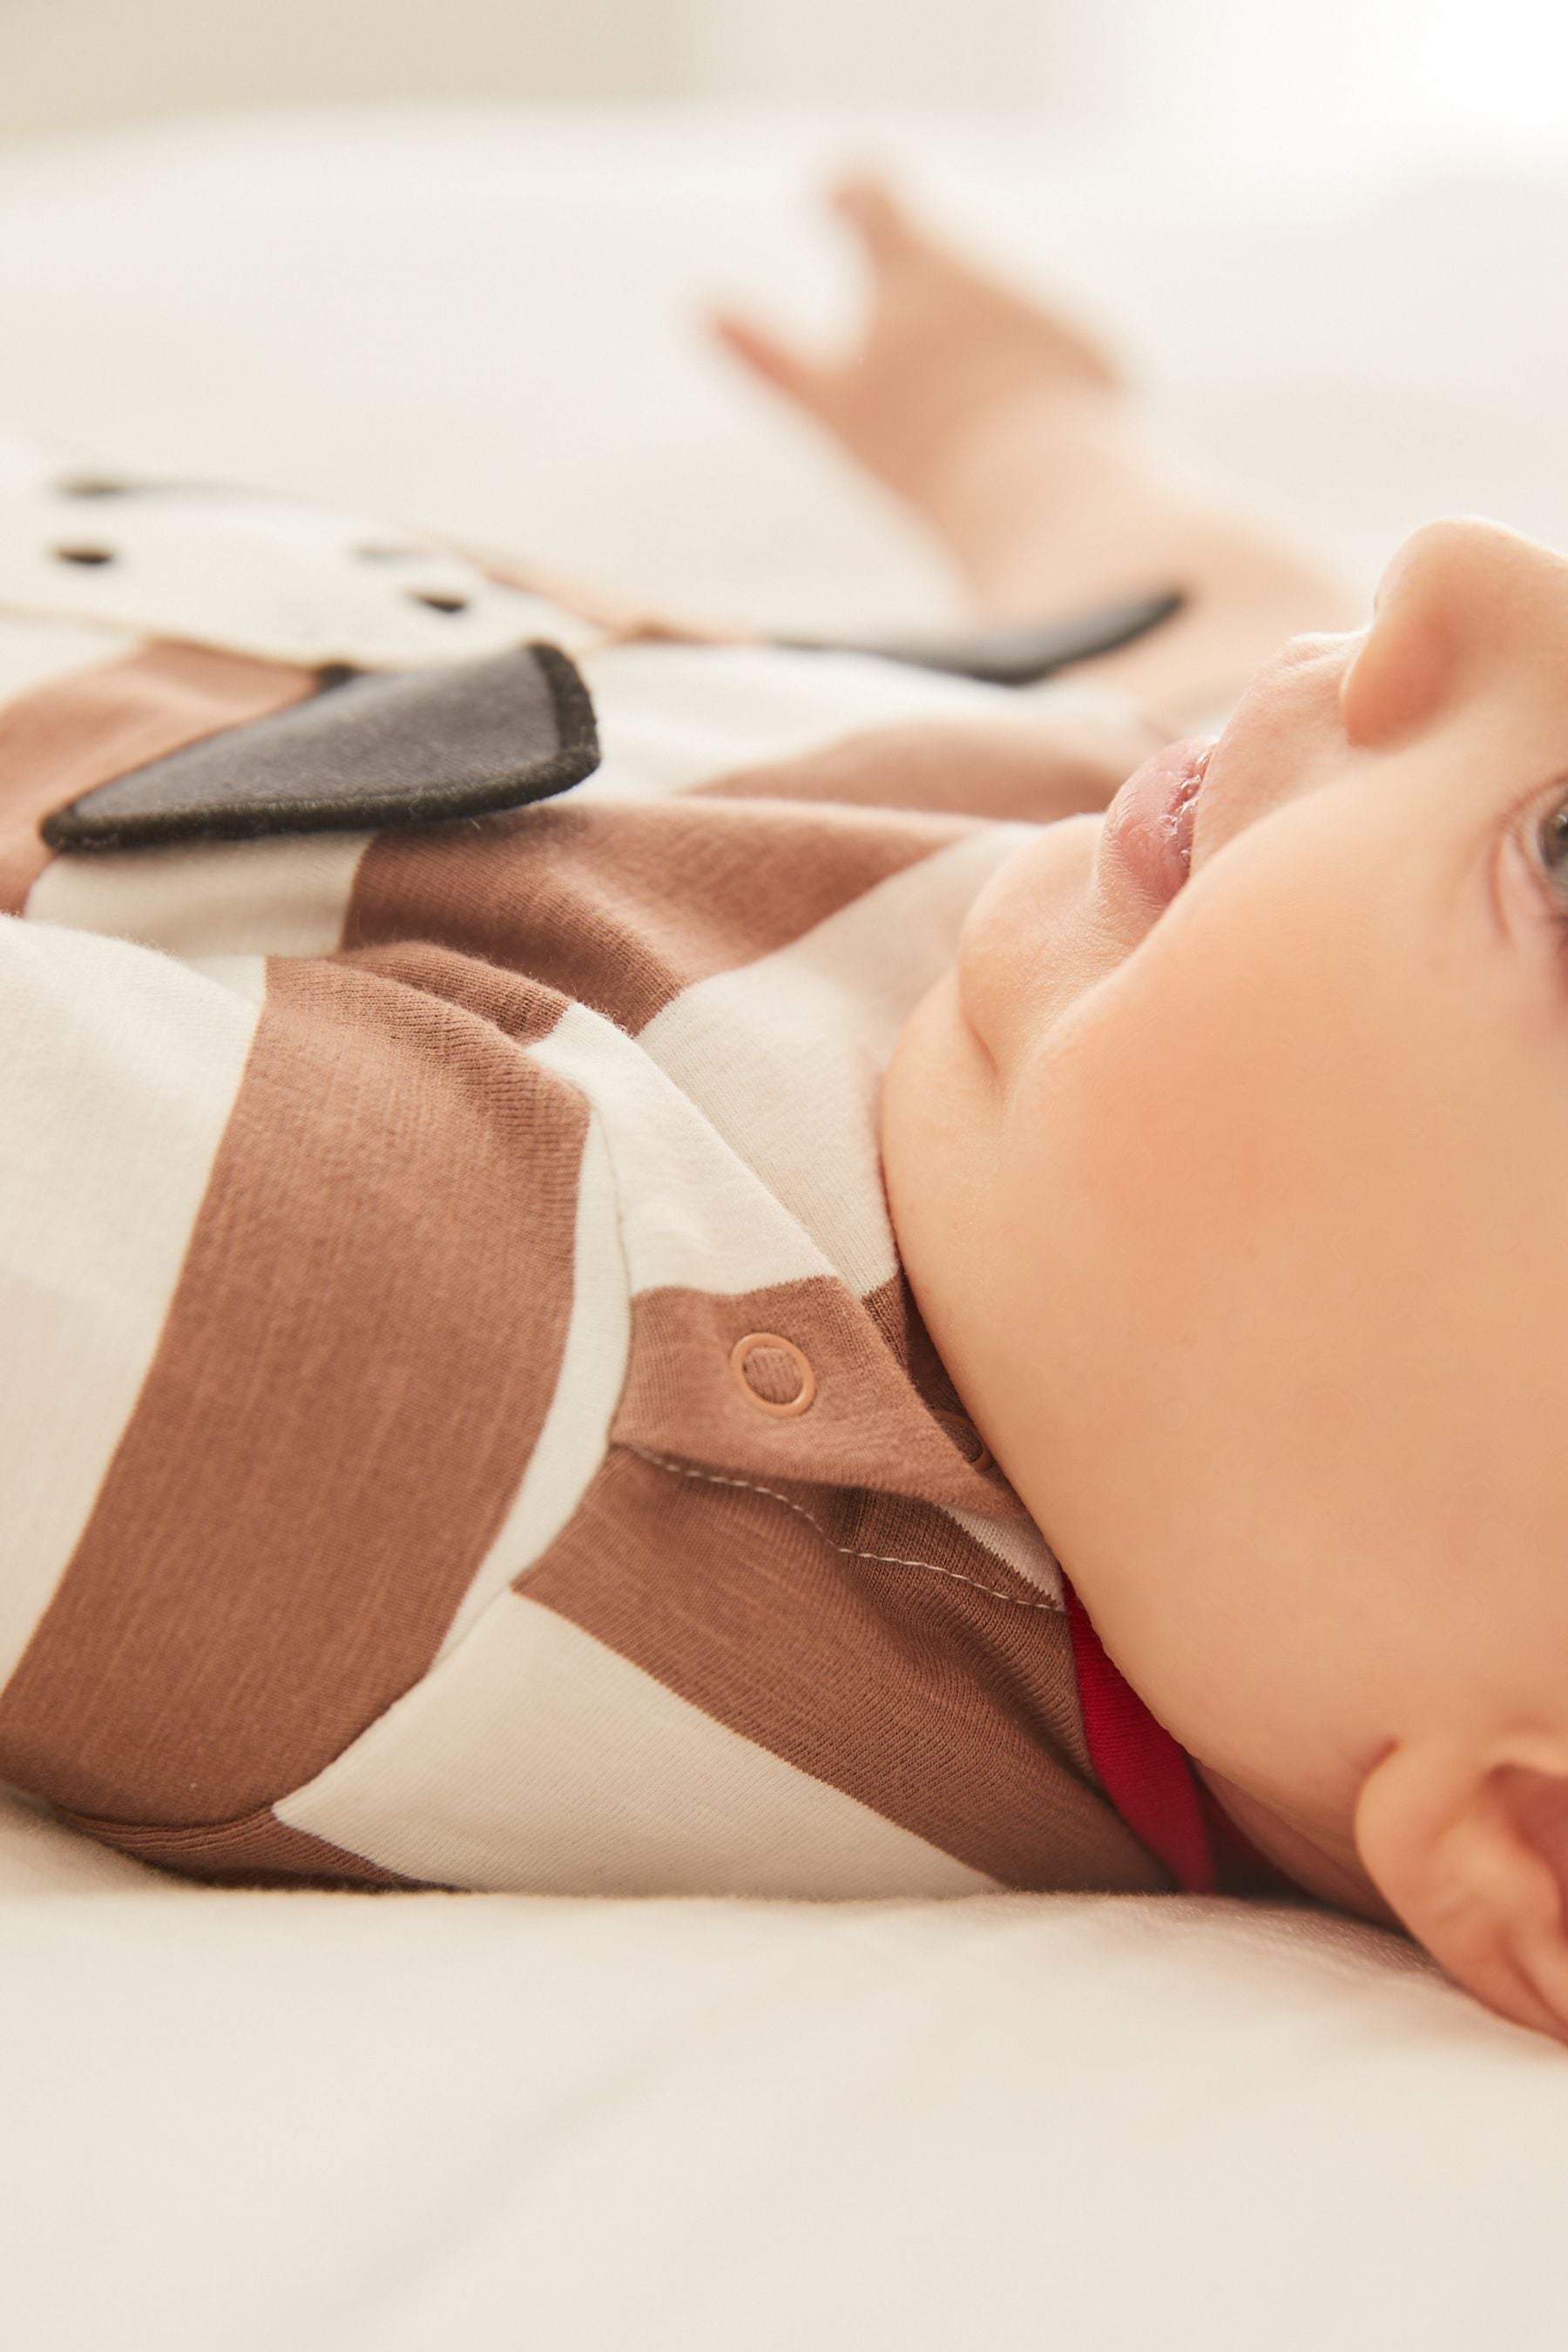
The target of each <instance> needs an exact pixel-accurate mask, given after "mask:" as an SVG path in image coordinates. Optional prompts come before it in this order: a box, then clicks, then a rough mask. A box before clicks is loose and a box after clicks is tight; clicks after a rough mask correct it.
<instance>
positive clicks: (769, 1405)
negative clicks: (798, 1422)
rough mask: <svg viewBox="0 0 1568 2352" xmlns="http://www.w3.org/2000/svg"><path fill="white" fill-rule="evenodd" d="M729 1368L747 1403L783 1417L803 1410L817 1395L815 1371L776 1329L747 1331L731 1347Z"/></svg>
mask: <svg viewBox="0 0 1568 2352" xmlns="http://www.w3.org/2000/svg"><path fill="white" fill-rule="evenodd" d="M730 1370H731V1372H732V1373H733V1374H734V1376H735V1384H736V1386H737V1387H738V1388H739V1390H740V1391H741V1394H742V1396H743V1397H744V1398H745V1400H746V1402H747V1403H748V1404H754V1405H755V1406H756V1408H757V1410H758V1412H773V1413H777V1414H779V1415H780V1417H781V1418H785V1417H787V1416H788V1415H790V1414H792V1413H797V1412H805V1409H806V1407H807V1405H808V1404H809V1403H810V1402H811V1401H812V1398H813V1397H814V1396H815V1395H816V1373H815V1372H814V1371H813V1370H812V1369H811V1364H810V1361H809V1360H808V1359H807V1358H806V1357H805V1356H804V1355H802V1353H801V1351H800V1349H798V1348H797V1347H796V1346H795V1341H794V1340H793V1339H780V1337H779V1335H778V1333H777V1332H776V1331H748V1332H747V1334H746V1336H745V1338H744V1339H737V1340H736V1342H735V1344H734V1346H733V1347H732V1348H731V1350H730Z"/></svg>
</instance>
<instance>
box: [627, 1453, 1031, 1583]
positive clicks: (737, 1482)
mask: <svg viewBox="0 0 1568 2352" xmlns="http://www.w3.org/2000/svg"><path fill="white" fill-rule="evenodd" d="M620 1443H621V1444H622V1445H623V1446H624V1447H625V1449H626V1452H627V1453H628V1454H637V1455H639V1456H640V1457H641V1459H642V1460H643V1461H644V1462H651V1463H652V1464H653V1465H654V1467H655V1468H656V1469H657V1470H674V1471H677V1472H678V1473H679V1475H680V1476H681V1477H682V1478H701V1479H703V1480H704V1481H705V1482H706V1483H707V1484H708V1485H709V1486H743V1487H744V1488H745V1489H746V1491H747V1493H748V1494H751V1495H767V1496H771V1498H772V1499H773V1502H775V1503H782V1504H783V1505H784V1508H785V1510H786V1511H794V1512H795V1514H796V1516H797V1517H800V1518H803V1519H804V1520H805V1524H806V1526H807V1527H808V1528H812V1529H814V1530H815V1532H816V1534H817V1535H819V1536H820V1537H821V1538H822V1540H823V1542H824V1543H825V1544H827V1545H828V1546H830V1547H831V1549H833V1550H834V1551H836V1552H838V1553H840V1554H841V1555H842V1557H843V1558H844V1559H873V1560H879V1561H880V1562H881V1563H882V1564H883V1565H884V1566H885V1567H888V1568H923V1569H924V1570H925V1571H926V1573H927V1575H928V1576H951V1577H952V1580H953V1582H954V1583H955V1584H970V1585H973V1588H974V1590H975V1591H976V1592H984V1594H985V1596H986V1598H987V1600H990V1601H1008V1602H1010V1603H1011V1605H1012V1606H1013V1607H1014V1608H1015V1609H1048V1610H1049V1611H1050V1612H1051V1614H1052V1616H1053V1617H1059V1616H1060V1615H1061V1613H1062V1612H1061V1609H1060V1607H1059V1606H1058V1603H1057V1602H1056V1601H1026V1600H1025V1599H1024V1598H1023V1596H1022V1594H1020V1593H1016V1592H998V1591H996V1588H995V1587H994V1585H991V1584H982V1583H981V1582H980V1580H979V1579H978V1577H973V1576H963V1575H961V1574H960V1572H959V1570H957V1569H956V1568H939V1567H938V1565H937V1563H936V1562H935V1561H934V1560H931V1559H905V1558H904V1557H903V1555H902V1553H900V1552H896V1551H857V1550H856V1549H855V1547H854V1546H853V1545H852V1544H841V1543H835V1542H834V1540H833V1538H832V1537H831V1536H830V1535H829V1534H828V1532H827V1529H826V1528H825V1527H822V1526H820V1525H818V1523H817V1521H816V1519H814V1518H813V1517H812V1516H811V1513H810V1512H809V1511H808V1510H806V1509H805V1506H804V1505H803V1504H800V1503H797V1502H795V1501H794V1500H793V1499H792V1497H791V1496H788V1495H781V1494H780V1493H779V1491H778V1489H777V1487H776V1486H759V1485H758V1483H757V1481H756V1480H755V1479H754V1478H726V1477H725V1476H724V1475H722V1473H721V1472H720V1471H718V1470H698V1469H695V1468H693V1466H692V1465H691V1464H690V1463H689V1462H676V1461H672V1460H671V1458H670V1456H669V1455H668V1454H650V1453H649V1451H648V1449H647V1446H646V1445H632V1444H628V1443H627V1441H626V1439H625V1438H623V1439H621V1440H620Z"/></svg>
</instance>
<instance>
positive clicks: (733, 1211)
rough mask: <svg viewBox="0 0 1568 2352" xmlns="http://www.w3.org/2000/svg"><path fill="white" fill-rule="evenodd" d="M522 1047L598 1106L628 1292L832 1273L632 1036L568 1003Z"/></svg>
mask: <svg viewBox="0 0 1568 2352" xmlns="http://www.w3.org/2000/svg"><path fill="white" fill-rule="evenodd" d="M643 1034H644V1036H646V1035H647V1032H646V1030H645V1031H644V1033H643ZM530 1050H531V1053H532V1054H533V1055H534V1056H535V1058H536V1059H537V1060H539V1061H540V1062H542V1064H543V1065H544V1066H545V1067H546V1068H547V1069H550V1070H553V1071H555V1072H557V1073H558V1074H559V1076H562V1077H563V1078H565V1079H567V1080H569V1081H570V1083H571V1084H572V1085H573V1086H574V1087H577V1088H579V1090H580V1091H581V1092H582V1093H583V1094H584V1095H585V1096H586V1097H587V1098H588V1101H589V1102H590V1104H591V1105H592V1106H593V1108H594V1109H595V1112H596V1113H597V1114H598V1118H599V1120H600V1123H601V1126H602V1129H603V1133H604V1138H605V1145H606V1147H607V1149H608V1151H609V1157H610V1163H611V1166H612V1169H613V1170H614V1172H615V1180H616V1191H617V1192H618V1193H619V1196H620V1202H621V1240H622V1244H623V1247H624V1248H625V1251H626V1272H627V1276H628V1277H629V1280H630V1283H631V1287H632V1289H633V1291H634V1292H636V1291H639V1290H652V1289H657V1288H658V1286H660V1285H661V1284H665V1283H685V1284H689V1285H690V1286H692V1287H694V1288H697V1289H700V1290H760V1289H762V1288H763V1286H766V1285H767V1284H770V1283H774V1282H794V1281H796V1280H798V1279H800V1278H801V1277H802V1276H807V1275H819V1274H831V1273H832V1271H833V1269H832V1267H831V1266H830V1265H828V1263H827V1260H826V1258H825V1257H824V1255H822V1253H821V1251H820V1250H819V1249H817V1248H816V1245H815V1244H814V1243H813V1242H812V1241H811V1239H810V1237H809V1235H807V1234H805V1233H804V1232H803V1231H802V1230H801V1228H800V1226H799V1225H798V1224H797V1223H796V1222H795V1219H794V1218H793V1217H792V1216H791V1215H790V1214H789V1213H788V1211H787V1210H786V1209H784V1207H782V1206H781V1205H780V1203H779V1202H777V1201H776V1200H775V1199H774V1198H773V1194H772V1193H771V1192H769V1191H768V1189H767V1186H766V1185H765V1184H764V1183H763V1182H762V1181H760V1180H759V1178H757V1177H756V1176H755V1175H753V1174H752V1171H751V1170H750V1169H749V1168H747V1167H745V1166H743V1165H742V1162H741V1160H738V1159H737V1158H736V1156H735V1154H734V1153H733V1151H731V1149H730V1148H729V1146H728V1145H727V1144H726V1143H725V1142H724V1141H723V1139H722V1138H721V1137H720V1136H718V1135H716V1134H715V1133H714V1131H713V1129H712V1126H711V1125H710V1122H709V1120H708V1119H707V1118H705V1117H704V1115H703V1113H702V1112H701V1111H700V1110H699V1109H697V1108H695V1107H694V1106H693V1105H692V1104H691V1103H689V1102H688V1100H687V1099H686V1097H685V1096H684V1095H683V1094H682V1093H681V1092H680V1090H679V1087H676V1086H675V1085H674V1084H673V1083H672V1082H671V1081H670V1079H669V1078H668V1077H667V1076H665V1074H664V1072H663V1071H662V1070H660V1069H658V1067H657V1066H656V1065H655V1064H654V1063H653V1062H652V1061H651V1060H650V1059H649V1057H648V1055H647V1054H646V1053H645V1052H644V1050H643V1044H642V1040H641V1039H640V1038H632V1037H628V1036H626V1034H624V1032H623V1031H621V1030H619V1029H617V1028H616V1026H615V1025H614V1024H613V1023H612V1022H609V1021H606V1020H605V1019H604V1018H603V1017H602V1016H601V1015H600V1014H599V1013H592V1012H590V1011H589V1010H588V1008H587V1006H586V1005H583V1004H570V1005H568V1006H567V1008H566V1011H565V1012H564V1013H563V1014H562V1016H561V1019H560V1020H559V1021H558V1022H557V1023H556V1024H555V1026H554V1028H553V1029H552V1030H551V1032H550V1034H548V1036H546V1037H542V1039H541V1040H540V1042H539V1043H538V1045H534V1046H532V1047H531V1049H530Z"/></svg>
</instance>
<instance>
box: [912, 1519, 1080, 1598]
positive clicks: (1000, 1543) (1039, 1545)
mask: <svg viewBox="0 0 1568 2352" xmlns="http://www.w3.org/2000/svg"><path fill="white" fill-rule="evenodd" d="M939 1508H940V1509H941V1510H942V1511H943V1512H944V1513H945V1515H946V1517H948V1518H950V1519H951V1520H952V1523H953V1525H954V1526H955V1527H960V1528H963V1532H964V1534H965V1535H966V1536H973V1538H974V1540H975V1542H976V1543H978V1544H984V1547H985V1549H986V1550H987V1551H988V1552H992V1553H994V1556H995V1557H996V1559H1001V1560H1005V1561H1006V1563H1007V1566H1008V1567H1009V1568H1012V1569H1016V1570H1017V1572H1018V1574H1019V1575H1020V1576H1022V1577H1026V1579H1027V1580H1028V1581H1029V1582H1030V1583H1031V1584H1033V1585H1037V1586H1038V1588H1039V1590H1040V1591H1042V1592H1043V1593H1045V1594H1046V1595H1047V1598H1048V1599H1049V1600H1051V1601H1053V1602H1054V1603H1055V1605H1056V1606H1057V1608H1058V1609H1065V1608H1066V1606H1067V1595H1066V1593H1065V1592H1064V1591H1063V1590H1062V1571H1061V1565H1060V1562H1059V1561H1058V1559H1057V1556H1056V1554H1055V1552H1054V1551H1053V1550H1052V1549H1051V1548H1050V1546H1049V1544H1048V1543H1047V1541H1046V1539H1045V1538H1044V1536H1043V1535H1042V1534H1041V1533H1040V1531H1039V1529H1038V1528H1037V1527H1036V1525H1035V1523H1034V1521H1033V1520H1032V1519H987V1518H983V1517H981V1514H980V1513H979V1512H978V1511H963V1510H960V1509H959V1508H958V1507H957V1506H956V1504H946V1503H943V1504H941V1505H939Z"/></svg>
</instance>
